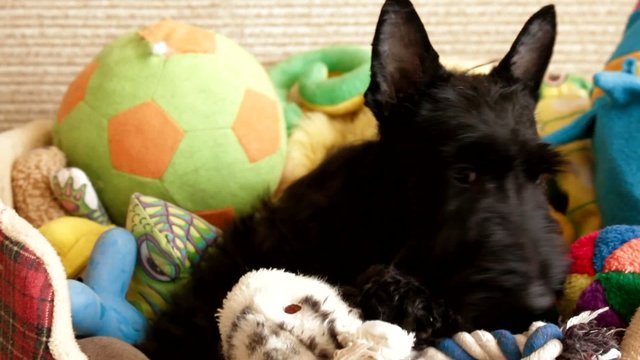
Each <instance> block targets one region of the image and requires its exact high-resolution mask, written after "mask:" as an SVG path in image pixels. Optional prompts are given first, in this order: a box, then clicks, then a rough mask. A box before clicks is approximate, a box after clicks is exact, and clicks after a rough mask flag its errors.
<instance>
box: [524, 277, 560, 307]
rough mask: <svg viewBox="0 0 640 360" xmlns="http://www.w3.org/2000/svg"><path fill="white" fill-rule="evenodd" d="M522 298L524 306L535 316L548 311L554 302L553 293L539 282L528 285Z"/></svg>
mask: <svg viewBox="0 0 640 360" xmlns="http://www.w3.org/2000/svg"><path fill="white" fill-rule="evenodd" d="M524 296H525V297H524V302H525V304H526V306H527V307H528V308H529V310H530V311H531V312H533V313H535V314H539V313H543V312H545V311H547V310H549V309H550V308H551V307H553V306H554V304H555V301H556V296H555V293H554V292H553V291H552V290H551V289H550V288H549V287H548V286H545V285H544V284H543V283H542V282H540V281H535V282H533V283H532V284H531V285H529V287H528V288H527V291H526V293H525V294H524Z"/></svg>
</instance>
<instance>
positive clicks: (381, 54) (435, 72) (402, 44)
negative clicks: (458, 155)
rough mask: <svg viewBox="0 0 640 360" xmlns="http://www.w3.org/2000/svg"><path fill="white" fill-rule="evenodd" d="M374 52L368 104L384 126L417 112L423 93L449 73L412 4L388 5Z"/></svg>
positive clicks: (393, 0)
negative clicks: (388, 120)
mask: <svg viewBox="0 0 640 360" xmlns="http://www.w3.org/2000/svg"><path fill="white" fill-rule="evenodd" d="M372 51H373V52H372V55H371V56H372V57H371V82H370V84H369V88H368V89H367V91H366V92H365V103H366V105H367V106H368V107H369V108H370V109H371V111H372V112H373V113H374V115H375V116H376V119H377V120H378V121H379V122H381V123H384V122H385V121H386V120H387V119H389V118H391V117H394V116H400V117H402V116H403V115H407V111H413V110H415V108H416V106H417V105H418V101H419V97H420V95H421V92H422V90H423V89H424V88H425V87H426V86H428V85H429V84H430V83H431V82H432V81H434V80H435V79H437V78H438V77H439V76H442V75H443V74H444V73H445V72H446V71H445V70H444V67H443V66H442V65H441V64H440V61H439V60H438V53H437V52H436V51H435V50H434V49H433V47H432V46H431V42H430V41H429V37H428V36H427V32H426V31H425V29H424V25H423V24H422V21H420V17H419V16H418V14H417V13H416V11H415V9H414V8H413V5H412V4H411V2H410V1H409V0H387V1H386V2H385V4H384V5H383V7H382V10H381V12H380V17H379V18H378V24H377V26H376V32H375V36H374V38H373V49H372Z"/></svg>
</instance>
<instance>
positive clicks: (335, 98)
mask: <svg viewBox="0 0 640 360" xmlns="http://www.w3.org/2000/svg"><path fill="white" fill-rule="evenodd" d="M370 66H371V51H370V50H369V49H365V48H362V47H356V46H331V47H325V48H321V49H317V50H311V51H307V52H303V53H301V54H297V55H294V56H291V57H289V58H288V59H286V60H284V61H282V62H280V63H278V64H276V65H274V66H273V67H272V68H271V70H270V72H269V75H270V76H271V80H272V81H273V84H274V86H275V87H276V92H277V94H278V97H279V99H280V101H281V102H282V104H283V108H284V115H285V121H286V124H287V131H289V132H290V131H291V130H292V129H293V128H294V127H295V126H296V125H297V124H298V122H299V121H300V117H301V116H302V109H301V108H300V106H298V104H297V103H295V102H293V101H291V100H289V92H290V91H291V88H292V87H293V86H294V85H296V84H298V93H299V96H300V99H301V101H302V103H303V105H304V106H305V107H307V108H309V109H311V110H316V111H321V112H324V113H326V114H329V115H341V114H346V113H349V112H352V111H355V110H357V109H358V108H359V107H361V106H362V105H363V104H364V97H363V94H364V92H365V90H366V89H367V87H368V86H369V79H370V75H369V74H370ZM332 74H336V76H331V75H332Z"/></svg>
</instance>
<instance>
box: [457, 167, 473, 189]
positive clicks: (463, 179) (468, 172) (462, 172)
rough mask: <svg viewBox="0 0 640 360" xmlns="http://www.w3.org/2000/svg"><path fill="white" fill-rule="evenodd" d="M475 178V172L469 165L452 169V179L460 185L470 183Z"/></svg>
mask: <svg viewBox="0 0 640 360" xmlns="http://www.w3.org/2000/svg"><path fill="white" fill-rule="evenodd" d="M476 178H477V174H476V172H475V171H474V170H473V168H471V167H468V166H460V167H458V168H455V169H453V181H455V182H457V183H458V184H460V185H470V184H471V183H472V182H474V181H475V180H476Z"/></svg>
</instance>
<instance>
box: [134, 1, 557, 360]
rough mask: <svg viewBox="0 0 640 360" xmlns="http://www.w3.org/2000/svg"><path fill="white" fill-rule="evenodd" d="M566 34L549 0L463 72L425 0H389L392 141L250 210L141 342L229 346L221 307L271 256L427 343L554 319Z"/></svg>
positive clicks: (184, 350)
mask: <svg viewBox="0 0 640 360" xmlns="http://www.w3.org/2000/svg"><path fill="white" fill-rule="evenodd" d="M554 39H555V13H554V10H553V8H552V7H545V8H543V9H542V10H540V11H539V12H538V13H536V14H535V15H533V16H532V17H531V19H530V20H529V21H528V22H527V23H526V24H525V26H524V28H523V30H522V31H521V32H520V34H519V35H518V37H517V39H516V41H515V42H514V44H513V46H512V47H511V49H510V51H509V52H508V53H507V55H506V56H505V58H504V59H503V60H502V61H501V62H500V63H499V64H498V65H497V66H496V68H495V69H494V70H492V71H491V72H490V73H489V74H488V75H465V74H461V73H452V72H449V71H447V70H446V69H444V68H443V67H442V66H441V65H440V63H439V60H438V54H437V53H436V52H435V50H434V49H433V48H432V46H431V44H430V42H429V39H428V36H427V34H426V32H425V31H424V27H423V25H422V23H421V21H420V19H419V17H418V15H417V14H416V13H415V11H414V9H413V7H412V5H411V3H410V2H409V1H408V0H395V1H391V0H389V1H387V2H386V3H385V5H384V6H383V9H382V11H381V14H380V19H379V21H378V26H377V29H376V34H375V37H374V41H373V57H372V67H371V70H372V75H371V84H370V86H369V88H368V90H367V92H366V94H365V98H366V104H367V106H368V107H369V108H370V109H371V110H372V111H373V113H374V115H375V116H376V119H377V120H378V122H379V133H380V139H379V140H375V141H370V142H366V143H364V144H360V145H355V146H350V147H346V148H344V149H342V150H340V151H338V152H336V153H335V154H334V155H333V156H331V157H329V158H328V159H327V160H326V161H325V162H324V163H323V164H321V165H320V166H319V167H318V168H317V169H315V170H314V171H312V172H311V173H310V174H308V175H307V176H305V177H303V178H301V179H300V180H298V181H297V182H295V183H294V184H292V185H291V186H290V187H289V188H287V189H286V191H285V192H284V193H283V195H282V196H281V197H280V198H279V199H278V200H277V201H275V202H267V203H265V204H264V205H263V206H261V207H260V208H259V209H257V210H256V212H255V213H253V214H251V215H248V216H245V217H242V218H239V219H238V220H237V221H236V223H235V224H234V226H232V227H231V229H229V231H227V232H226V233H225V238H224V241H222V242H221V243H220V244H218V245H217V246H216V248H215V249H213V250H214V251H212V252H210V253H208V254H207V255H206V256H205V257H204V258H203V260H202V261H201V263H200V264H199V265H198V267H197V268H196V269H195V270H194V272H193V274H192V280H191V281H190V283H189V285H187V286H186V287H185V288H184V289H183V290H182V291H181V292H180V293H179V294H177V295H176V297H175V299H174V304H173V306H172V307H171V308H169V309H168V310H167V311H165V312H164V313H163V314H162V315H161V316H160V317H159V318H158V319H157V320H156V321H155V322H154V324H153V325H152V327H151V328H150V331H149V334H148V336H147V340H146V341H145V343H144V344H142V346H141V347H142V349H143V350H144V351H145V352H147V354H148V355H150V357H151V358H153V359H157V358H190V357H191V356H196V354H197V355H199V356H202V354H207V355H208V357H209V358H211V357H216V356H217V357H220V356H221V355H220V353H219V348H218V345H219V342H220V339H219V335H218V331H217V327H216V322H215V318H214V314H215V313H216V310H217V309H218V308H219V307H220V305H221V303H222V300H223V298H224V296H225V295H226V292H227V291H228V290H229V289H231V287H232V286H233V285H234V283H235V282H236V281H237V280H238V279H239V278H240V277H241V276H242V275H243V274H244V273H245V272H247V271H248V270H251V269H257V268H265V267H271V268H283V269H286V270H289V271H294V272H296V271H298V272H301V273H304V274H309V275H320V276H322V277H324V278H326V279H327V280H328V281H329V282H330V283H332V284H335V285H338V286H341V287H342V288H343V289H344V295H345V297H346V298H347V299H348V300H349V301H351V302H352V303H353V304H354V305H355V306H358V307H360V308H361V309H362V310H363V313H364V315H365V317H367V318H381V319H382V320H387V321H391V322H395V323H397V324H400V325H401V326H403V327H405V328H406V329H407V330H411V331H416V332H417V340H418V342H417V343H418V346H424V345H426V344H428V343H430V342H431V341H433V340H434V339H435V338H437V337H439V336H449V335H452V333H453V332H455V331H458V330H460V329H472V328H484V329H488V330H492V329H496V328H507V329H510V330H512V331H520V330H524V328H525V327H526V326H527V325H528V324H529V323H530V322H531V321H532V320H535V319H538V318H540V317H541V316H542V314H543V313H544V312H545V311H547V310H549V309H551V308H553V305H554V300H555V297H556V295H557V294H558V293H559V292H560V291H561V288H562V281H563V279H564V275H565V271H566V269H567V261H566V258H565V254H564V249H563V248H562V246H563V245H562V241H561V237H560V234H559V229H558V228H557V225H556V224H555V223H554V222H553V220H552V219H551V217H550V215H549V207H548V204H547V202H546V199H545V193H544V188H543V185H542V179H544V176H545V175H547V174H550V173H552V172H553V171H554V170H555V169H556V168H557V167H558V166H559V164H560V161H559V157H558V155H556V154H555V153H554V152H552V151H551V150H550V148H549V147H548V146H547V145H546V144H543V143H542V142H541V141H540V139H539V138H538V136H537V132H536V127H535V121H534V115H533V112H534V107H535V103H536V100H537V89H538V87H539V85H540V82H541V79H542V76H543V74H544V72H545V70H546V67H547V65H548V62H549V58H550V56H551V52H552V47H553V43H554Z"/></svg>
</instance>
